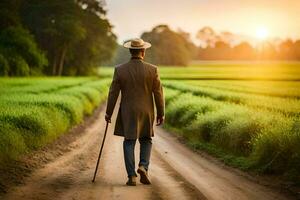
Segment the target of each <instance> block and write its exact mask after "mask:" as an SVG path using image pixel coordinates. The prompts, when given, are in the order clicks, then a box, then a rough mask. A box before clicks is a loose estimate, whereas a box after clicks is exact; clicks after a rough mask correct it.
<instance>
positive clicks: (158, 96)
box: [107, 58, 164, 139]
mask: <svg viewBox="0 0 300 200" xmlns="http://www.w3.org/2000/svg"><path fill="white" fill-rule="evenodd" d="M119 91H121V104H120V109H119V113H118V117H117V123H116V127H115V135H120V136H125V138H127V139H137V138H140V137H151V136H153V122H154V105H153V96H154V100H155V104H156V108H157V115H160V116H163V115H164V113H163V110H164V101H163V92H162V87H161V84H160V80H159V76H158V73H157V67H156V66H154V65H152V64H149V63H146V62H144V61H143V60H142V59H138V58H133V59H131V60H130V61H129V62H128V63H125V64H122V65H119V66H117V67H116V68H115V73H114V78H113V82H112V85H111V88H110V93H109V98H108V106H107V113H112V111H113V107H114V103H115V101H116V99H117V97H118V94H119Z"/></svg>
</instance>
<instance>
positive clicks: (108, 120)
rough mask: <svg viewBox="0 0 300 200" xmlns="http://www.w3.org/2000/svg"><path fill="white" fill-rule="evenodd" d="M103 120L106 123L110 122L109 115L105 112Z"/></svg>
mask: <svg viewBox="0 0 300 200" xmlns="http://www.w3.org/2000/svg"><path fill="white" fill-rule="evenodd" d="M105 121H106V122H108V123H111V116H110V115H108V114H106V115H105Z"/></svg>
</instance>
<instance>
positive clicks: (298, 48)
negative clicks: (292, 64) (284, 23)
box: [293, 40, 300, 60]
mask: <svg viewBox="0 0 300 200" xmlns="http://www.w3.org/2000/svg"><path fill="white" fill-rule="evenodd" d="M293 49H294V52H295V59H296V60H300V40H297V41H296V42H295V43H294V48H293Z"/></svg>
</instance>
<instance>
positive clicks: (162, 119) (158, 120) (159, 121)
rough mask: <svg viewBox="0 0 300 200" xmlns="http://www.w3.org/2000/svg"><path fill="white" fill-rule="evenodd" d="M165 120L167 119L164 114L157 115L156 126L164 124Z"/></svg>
mask: <svg viewBox="0 0 300 200" xmlns="http://www.w3.org/2000/svg"><path fill="white" fill-rule="evenodd" d="M164 121H165V117H164V116H161V117H160V116H157V118H156V126H159V125H161V124H163V123H164Z"/></svg>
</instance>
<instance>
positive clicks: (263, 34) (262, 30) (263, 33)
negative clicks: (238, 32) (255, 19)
mask: <svg viewBox="0 0 300 200" xmlns="http://www.w3.org/2000/svg"><path fill="white" fill-rule="evenodd" d="M268 36H269V31H268V29H267V28H266V27H264V26H261V27H259V28H257V29H256V37H257V38H258V39H260V40H264V39H266V38H267V37H268Z"/></svg>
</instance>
